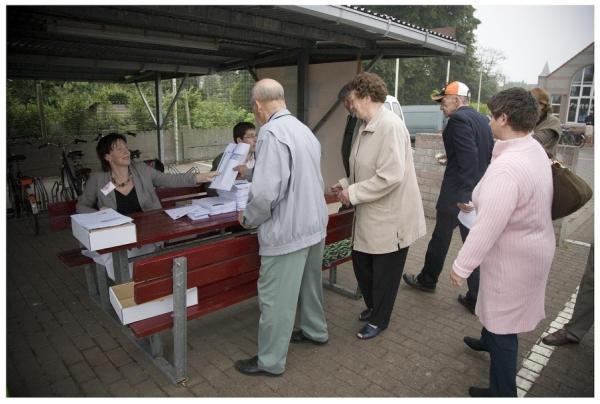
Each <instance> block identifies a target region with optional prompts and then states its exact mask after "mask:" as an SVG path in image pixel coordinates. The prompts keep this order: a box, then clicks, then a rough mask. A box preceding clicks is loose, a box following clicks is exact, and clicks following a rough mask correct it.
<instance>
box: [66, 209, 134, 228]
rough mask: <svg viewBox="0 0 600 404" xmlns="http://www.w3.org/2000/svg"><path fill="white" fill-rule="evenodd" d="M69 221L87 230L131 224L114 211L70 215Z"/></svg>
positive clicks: (129, 220) (131, 220)
mask: <svg viewBox="0 0 600 404" xmlns="http://www.w3.org/2000/svg"><path fill="white" fill-rule="evenodd" d="M71 220H74V221H75V222H77V223H78V224H79V225H80V226H81V227H83V228H84V229H87V230H93V229H102V228H105V227H111V226H118V225H121V224H125V223H130V222H133V219H132V218H130V217H128V216H125V215H122V214H120V213H119V212H117V211H116V210H114V209H110V208H109V209H102V210H99V211H97V212H93V213H80V214H77V215H71Z"/></svg>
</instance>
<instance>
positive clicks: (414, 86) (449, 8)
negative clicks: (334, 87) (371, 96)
mask: <svg viewBox="0 0 600 404" xmlns="http://www.w3.org/2000/svg"><path fill="white" fill-rule="evenodd" d="M364 7H366V8H368V9H370V10H373V11H377V12H380V13H385V14H388V15H391V16H394V17H396V18H399V19H400V20H402V21H406V22H410V23H413V24H416V25H419V26H421V27H426V28H429V29H434V28H438V27H455V28H456V40H457V41H458V42H459V43H461V44H463V45H465V46H466V47H467V51H466V55H465V56H451V57H449V58H448V57H420V58H409V59H400V62H399V75H398V76H399V77H398V100H399V101H400V103H401V104H402V105H412V104H430V103H431V102H432V101H431V98H430V95H431V93H432V91H433V90H435V89H441V88H442V87H444V85H445V84H446V83H445V80H446V69H447V63H448V59H450V80H449V81H454V80H459V81H462V82H463V83H465V84H466V85H467V86H469V88H470V89H471V93H472V94H476V93H477V89H478V86H479V71H480V68H481V64H480V62H479V61H478V59H477V58H476V56H475V52H476V46H475V29H476V28H477V26H478V25H479V24H480V21H479V20H478V19H477V18H475V16H474V11H475V9H474V7H472V6H468V5H439V6H429V5H428V6H416V5H415V6H371V5H369V6H364ZM395 69H396V61H395V59H386V60H382V61H379V62H378V64H377V65H376V66H375V68H374V69H373V70H372V71H373V72H374V73H377V74H379V75H380V76H381V77H382V78H383V79H384V80H385V82H386V84H387V86H388V92H389V93H390V94H394V78H395ZM484 76H485V75H484ZM483 83H484V84H483V85H482V99H487V98H489V97H491V95H493V94H494V93H495V92H497V80H496V78H495V77H487V76H486V77H484V80H483Z"/></svg>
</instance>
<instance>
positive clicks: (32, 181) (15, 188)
mask: <svg viewBox="0 0 600 404" xmlns="http://www.w3.org/2000/svg"><path fill="white" fill-rule="evenodd" d="M25 159H26V157H25V156H24V155H22V154H17V155H12V156H9V157H8V158H7V160H8V172H7V187H8V192H9V198H8V200H9V201H10V202H11V205H12V206H11V209H12V216H13V217H17V218H20V217H21V215H22V213H23V211H26V212H27V216H29V217H30V218H31V222H32V227H33V232H34V234H35V235H36V236H37V235H39V234H40V224H39V214H40V210H43V209H46V208H47V206H48V193H47V192H46V188H45V187H44V184H43V182H42V180H41V178H38V177H30V176H25V175H22V173H21V166H20V162H21V161H25ZM38 195H39V198H38Z"/></svg>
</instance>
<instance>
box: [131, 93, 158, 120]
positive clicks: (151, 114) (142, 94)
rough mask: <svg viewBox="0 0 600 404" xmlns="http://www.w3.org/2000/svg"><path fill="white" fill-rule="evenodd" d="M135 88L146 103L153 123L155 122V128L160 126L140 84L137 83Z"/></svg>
mask: <svg viewBox="0 0 600 404" xmlns="http://www.w3.org/2000/svg"><path fill="white" fill-rule="evenodd" d="M135 88H137V90H138V93H139V94H140V97H142V101H144V105H145V106H146V109H147V110H148V112H149V113H150V117H151V118H152V122H154V126H156V125H158V123H157V122H156V118H155V117H154V113H153V112H152V108H150V104H148V100H147V99H146V96H145V95H144V93H143V92H142V89H141V88H140V86H139V84H138V83H135Z"/></svg>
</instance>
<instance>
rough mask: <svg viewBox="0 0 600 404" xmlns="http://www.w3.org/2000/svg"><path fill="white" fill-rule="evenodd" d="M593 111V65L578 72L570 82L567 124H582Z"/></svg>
mask: <svg viewBox="0 0 600 404" xmlns="http://www.w3.org/2000/svg"><path fill="white" fill-rule="evenodd" d="M593 109H594V65H589V66H586V67H584V68H583V69H581V70H580V71H578V72H577V73H576V74H575V75H574V76H573V80H572V81H571V92H570V93H569V111H568V113H567V122H569V123H584V122H585V118H586V117H587V116H588V115H589V114H590V111H592V110H593Z"/></svg>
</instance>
